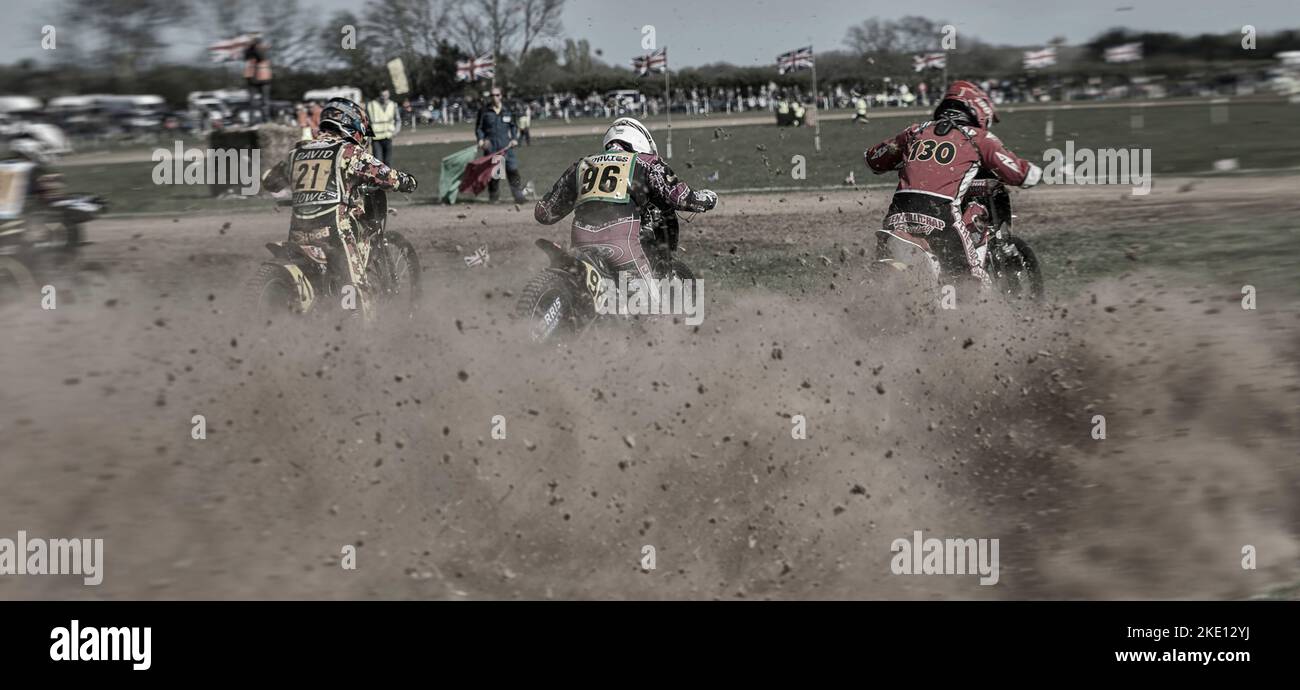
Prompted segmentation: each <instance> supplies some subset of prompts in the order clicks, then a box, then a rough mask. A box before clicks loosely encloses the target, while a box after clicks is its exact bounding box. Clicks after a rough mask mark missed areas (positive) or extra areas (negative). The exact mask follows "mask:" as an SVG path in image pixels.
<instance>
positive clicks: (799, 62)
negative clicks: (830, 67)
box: [776, 46, 813, 74]
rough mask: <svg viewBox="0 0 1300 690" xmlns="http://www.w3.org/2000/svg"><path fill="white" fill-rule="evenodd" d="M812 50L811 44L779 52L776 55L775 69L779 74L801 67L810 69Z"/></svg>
mask: <svg viewBox="0 0 1300 690" xmlns="http://www.w3.org/2000/svg"><path fill="white" fill-rule="evenodd" d="M812 66H813V51H812V46H808V47H807V48H800V49H798V50H792V51H790V52H788V53H781V54H780V55H778V56H776V71H777V72H778V73H780V74H785V73H786V72H793V71H795V70H801V69H812Z"/></svg>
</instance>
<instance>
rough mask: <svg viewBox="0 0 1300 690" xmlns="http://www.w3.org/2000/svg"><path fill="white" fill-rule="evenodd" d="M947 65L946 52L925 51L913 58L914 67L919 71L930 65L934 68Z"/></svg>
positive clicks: (942, 67) (941, 67)
mask: <svg viewBox="0 0 1300 690" xmlns="http://www.w3.org/2000/svg"><path fill="white" fill-rule="evenodd" d="M947 66H948V55H947V54H946V53H925V54H923V55H917V56H914V57H913V58H912V67H913V68H914V69H915V70H916V71H917V72H920V71H921V70H923V69H926V68H929V67H933V68H934V69H944V68H945V67H947Z"/></svg>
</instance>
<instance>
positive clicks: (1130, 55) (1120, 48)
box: [1106, 43, 1142, 62]
mask: <svg viewBox="0 0 1300 690" xmlns="http://www.w3.org/2000/svg"><path fill="white" fill-rule="evenodd" d="M1141 59H1142V44H1141V43H1125V44H1123V45H1117V46H1115V47H1114V48H1107V49H1106V62H1137V61H1138V60H1141Z"/></svg>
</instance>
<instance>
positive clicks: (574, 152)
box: [65, 103, 1300, 213]
mask: <svg viewBox="0 0 1300 690" xmlns="http://www.w3.org/2000/svg"><path fill="white" fill-rule="evenodd" d="M1226 108H1227V114H1228V119H1227V121H1226V122H1223V123H1220V124H1214V123H1212V122H1211V112H1210V109H1211V106H1210V105H1208V104H1199V105H1188V106H1170V107H1151V108H1144V109H1141V110H1140V111H1139V110H1138V109H1135V108H1126V107H1119V108H1103V109H1071V110H1058V111H1050V112H1048V111H1035V112H1021V113H1017V112H1014V111H1011V112H1008V113H1007V114H1006V115H1005V116H1004V117H1003V119H1002V122H1001V123H1000V124H999V125H998V126H997V128H996V130H995V131H996V132H997V133H998V134H999V136H1001V137H1002V139H1003V140H1004V141H1005V142H1006V143H1007V145H1008V146H1010V147H1011V149H1012V150H1014V151H1016V152H1017V153H1019V154H1020V155H1022V156H1025V157H1027V158H1030V159H1032V160H1037V161H1041V160H1042V156H1043V151H1044V150H1045V149H1048V148H1053V147H1055V148H1064V142H1065V141H1066V140H1067V139H1070V140H1073V141H1074V143H1075V146H1076V147H1079V148H1083V147H1088V148H1133V147H1136V148H1150V149H1151V150H1152V164H1153V166H1154V168H1155V171H1154V172H1155V173H1156V174H1157V175H1159V174H1189V173H1209V172H1211V171H1212V170H1213V165H1214V162H1215V161H1216V160H1220V159H1224V158H1236V159H1237V160H1238V162H1239V165H1240V167H1242V168H1246V169H1256V168H1267V169H1275V168H1288V167H1292V166H1294V165H1296V160H1297V158H1298V156H1297V154H1298V153H1300V106H1297V105H1292V104H1286V103H1243V104H1237V105H1231V106H1226ZM1138 112H1141V113H1142V115H1143V119H1144V123H1143V124H1144V126H1143V127H1141V128H1139V129H1134V128H1133V127H1132V126H1131V118H1132V116H1133V115H1134V114H1136V113H1138ZM1049 117H1050V118H1052V119H1053V121H1054V136H1053V138H1052V140H1050V141H1048V140H1047V139H1046V137H1045V136H1044V133H1045V128H1046V123H1047V120H1048V118H1049ZM907 124H908V120H905V119H902V118H884V119H877V120H874V121H872V122H871V123H870V124H867V125H860V124H853V123H851V122H847V121H833V122H827V123H825V125H824V126H823V127H822V150H821V151H820V152H818V151H816V150H814V147H813V130H812V129H811V128H804V129H800V130H791V129H778V128H777V127H775V126H768V125H751V126H743V127H733V128H729V129H725V128H724V129H707V128H706V129H687V130H679V131H677V132H676V133H675V134H674V137H673V154H674V155H673V158H672V160H671V163H672V165H673V168H674V169H675V170H676V171H677V173H678V175H680V176H681V177H682V178H683V179H685V180H686V181H687V182H688V183H690V184H692V185H699V186H707V187H711V188H713V189H716V190H718V191H723V192H725V191H731V190H741V189H763V188H781V189H789V188H795V189H798V188H817V187H828V186H835V185H839V184H841V183H842V181H843V180H844V178H845V176H846V175H848V173H849V172H850V171H853V172H854V173H855V175H856V177H857V181H858V183H859V184H862V183H867V182H884V183H892V180H891V179H890V178H891V177H892V176H884V177H879V178H876V177H875V176H873V175H871V173H870V172H869V171H868V170H867V169H866V167H865V166H864V165H863V163H862V151H863V150H864V149H865V148H867V147H868V146H870V145H872V144H875V143H876V142H878V141H880V140H882V139H884V138H885V137H887V136H890V135H891V134H893V133H895V132H896V131H898V130H899V129H901V128H902V127H904V126H906V125H907ZM655 134H656V138H657V139H658V141H659V145H660V148H661V150H662V149H664V148H666V143H667V132H666V131H664V130H663V129H658V130H657V131H656V132H655ZM465 145H466V144H464V143H455V144H421V145H413V146H398V147H397V148H396V150H395V151H394V158H395V163H396V164H397V165H398V167H400V168H403V169H406V170H409V171H411V172H413V173H414V174H415V175H416V176H417V177H419V178H420V181H421V187H422V190H421V192H420V193H418V194H417V195H415V196H414V197H413V200H414V201H415V202H419V203H429V202H431V201H432V199H433V197H434V196H435V195H436V194H437V189H438V180H437V178H438V167H439V160H440V159H441V158H442V157H443V156H446V155H448V154H449V153H452V152H453V151H456V150H459V149H461V148H464V146H465ZM599 148H600V141H599V139H598V138H597V137H595V136H582V137H544V138H534V141H533V145H532V146H528V147H524V148H522V149H521V150H520V152H519V158H520V167H521V169H522V171H523V176H524V179H525V180H531V181H532V182H533V183H534V187H535V189H536V190H537V192H538V193H539V194H540V193H543V192H545V191H546V190H547V189H549V187H550V185H551V184H552V183H553V181H554V180H555V178H556V177H558V176H559V174H560V173H561V172H562V171H563V170H564V169H565V167H567V166H568V165H569V163H571V162H572V161H573V160H574V159H576V158H578V157H579V156H582V155H585V154H589V153H593V152H595V151H597V150H599ZM796 155H800V156H804V159H805V160H806V178H805V179H794V178H793V177H792V175H791V168H792V163H791V159H792V158H793V157H794V156H796ZM263 165H264V166H265V165H270V162H268V161H263ZM153 166H154V164H153V163H149V162H142V163H119V164H105V165H82V166H70V167H68V168H67V169H66V171H65V173H66V176H67V179H68V183H69V186H70V187H71V188H72V189H74V190H77V191H79V192H88V193H89V192H93V193H98V194H102V195H104V196H106V197H107V198H108V199H110V200H111V201H112V203H113V211H114V212H115V213H169V212H184V211H194V210H221V211H237V210H242V209H265V208H267V207H269V205H270V203H269V201H267V200H265V199H244V200H219V199H214V198H212V197H211V196H209V195H208V192H207V189H206V188H203V187H186V186H170V187H159V186H156V185H154V184H153V183H152V175H151V173H152V170H153ZM715 174H716V176H717V179H716V181H710V180H709V179H708V178H709V177H710V176H712V175H715ZM393 202H394V204H395V205H401V204H404V203H411V201H410V200H403V199H396V198H395V199H394V200H393Z"/></svg>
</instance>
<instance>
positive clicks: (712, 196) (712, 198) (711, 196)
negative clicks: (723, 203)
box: [695, 189, 718, 211]
mask: <svg viewBox="0 0 1300 690" xmlns="http://www.w3.org/2000/svg"><path fill="white" fill-rule="evenodd" d="M695 194H696V196H697V197H699V199H700V201H701V202H703V204H704V210H705V211H708V210H711V209H712V208H713V207H714V206H717V205H718V195H717V193H715V192H714V191H713V190H712V189H701V190H699V191H698V192H696V193H695Z"/></svg>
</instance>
